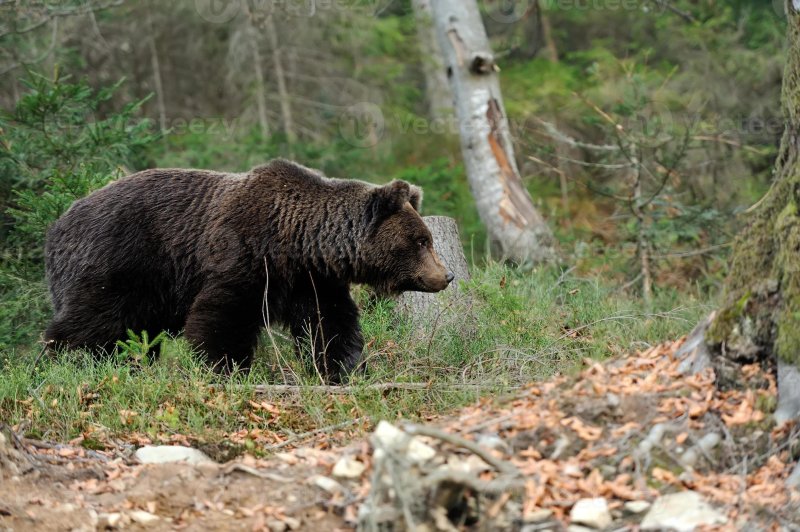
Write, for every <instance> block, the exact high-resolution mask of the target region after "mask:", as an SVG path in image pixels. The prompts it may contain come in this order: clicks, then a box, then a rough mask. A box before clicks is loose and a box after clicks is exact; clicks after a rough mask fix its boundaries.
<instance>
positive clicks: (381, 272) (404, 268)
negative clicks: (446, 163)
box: [362, 181, 454, 293]
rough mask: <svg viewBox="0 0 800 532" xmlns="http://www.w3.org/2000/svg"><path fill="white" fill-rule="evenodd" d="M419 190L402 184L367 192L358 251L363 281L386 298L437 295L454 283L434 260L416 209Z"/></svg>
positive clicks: (396, 182)
mask: <svg viewBox="0 0 800 532" xmlns="http://www.w3.org/2000/svg"><path fill="white" fill-rule="evenodd" d="M421 203H422V190H421V189H420V188H419V187H415V186H412V185H409V184H408V183H406V182H405V181H392V182H391V183H389V184H388V185H384V186H382V187H375V188H373V189H371V190H370V191H369V197H368V200H367V212H366V217H367V242H366V243H365V245H364V246H362V251H363V255H362V256H363V260H364V263H365V264H364V266H365V269H366V271H368V272H370V274H369V277H370V279H369V280H368V282H369V283H370V284H372V285H373V286H375V287H376V288H377V289H379V290H381V291H384V292H388V293H399V292H404V291H416V292H438V291H440V290H444V289H445V288H447V286H448V285H449V284H450V281H452V280H453V277H454V276H453V274H452V272H450V271H449V270H448V269H447V268H445V266H444V265H443V264H442V262H441V261H440V260H439V257H438V255H437V254H436V251H434V249H433V238H432V236H431V232H430V230H429V229H428V227H427V226H426V225H425V222H423V221H422V217H421V216H420V215H419V208H420V205H421Z"/></svg>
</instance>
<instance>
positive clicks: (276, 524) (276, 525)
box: [266, 519, 289, 532]
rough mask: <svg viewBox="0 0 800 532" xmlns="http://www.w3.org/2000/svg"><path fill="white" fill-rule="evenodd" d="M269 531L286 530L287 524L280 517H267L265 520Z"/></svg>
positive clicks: (278, 531) (281, 531) (280, 531)
mask: <svg viewBox="0 0 800 532" xmlns="http://www.w3.org/2000/svg"><path fill="white" fill-rule="evenodd" d="M266 525H267V528H269V530H270V532H286V529H288V528H289V526H288V525H287V524H286V523H284V522H283V521H281V520H280V519H268V520H267V522H266Z"/></svg>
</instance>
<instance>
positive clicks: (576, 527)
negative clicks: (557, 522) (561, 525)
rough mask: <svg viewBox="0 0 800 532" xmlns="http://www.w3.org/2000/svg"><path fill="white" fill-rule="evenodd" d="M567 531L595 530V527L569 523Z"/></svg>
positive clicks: (582, 531)
mask: <svg viewBox="0 0 800 532" xmlns="http://www.w3.org/2000/svg"><path fill="white" fill-rule="evenodd" d="M567 532H594V528H589V527H588V526H581V525H569V526H568V527H567Z"/></svg>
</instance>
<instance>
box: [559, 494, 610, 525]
mask: <svg viewBox="0 0 800 532" xmlns="http://www.w3.org/2000/svg"><path fill="white" fill-rule="evenodd" d="M569 518H570V519H571V520H572V522H573V523H578V524H581V525H587V526H590V527H592V528H605V527H607V526H608V525H610V524H611V513H610V512H609V510H608V503H607V502H606V500H605V499H604V498H602V497H597V498H594V499H581V500H579V501H578V502H576V503H575V506H573V507H572V511H570V513H569Z"/></svg>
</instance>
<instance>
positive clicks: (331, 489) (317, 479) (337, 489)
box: [311, 475, 345, 494]
mask: <svg viewBox="0 0 800 532" xmlns="http://www.w3.org/2000/svg"><path fill="white" fill-rule="evenodd" d="M311 482H313V483H314V485H315V486H316V487H318V488H319V489H321V490H325V491H327V492H328V493H330V494H335V493H342V492H343V491H345V489H344V487H343V486H342V485H341V484H339V483H338V482H336V481H335V480H333V479H332V478H328V477H323V476H322V475H316V476H314V477H311Z"/></svg>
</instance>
